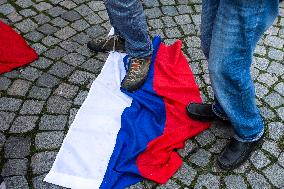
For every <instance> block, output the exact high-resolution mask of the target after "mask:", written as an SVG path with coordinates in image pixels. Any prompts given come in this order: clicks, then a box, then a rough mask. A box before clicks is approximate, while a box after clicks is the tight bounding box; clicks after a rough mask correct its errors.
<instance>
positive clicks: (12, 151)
mask: <svg viewBox="0 0 284 189" xmlns="http://www.w3.org/2000/svg"><path fill="white" fill-rule="evenodd" d="M30 146H31V139H30V138H27V137H26V138H25V137H9V138H8V139H7V141H6V143H5V146H4V154H5V158H25V157H27V156H28V155H29V154H30Z"/></svg>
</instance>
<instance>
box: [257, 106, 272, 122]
mask: <svg viewBox="0 0 284 189" xmlns="http://www.w3.org/2000/svg"><path fill="white" fill-rule="evenodd" d="M260 112H261V115H262V116H264V117H265V118H266V119H273V118H275V114H274V113H273V112H272V111H271V110H270V109H268V108H267V107H260Z"/></svg>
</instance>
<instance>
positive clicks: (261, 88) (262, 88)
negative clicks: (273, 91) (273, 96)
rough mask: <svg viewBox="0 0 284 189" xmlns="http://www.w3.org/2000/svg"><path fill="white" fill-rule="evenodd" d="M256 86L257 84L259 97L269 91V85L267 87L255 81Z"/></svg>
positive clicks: (256, 88)
mask: <svg viewBox="0 0 284 189" xmlns="http://www.w3.org/2000/svg"><path fill="white" fill-rule="evenodd" d="M254 86H255V92H256V96H257V97H259V98H263V97H264V96H265V95H266V94H267V93H268V92H269V90H268V89H267V87H265V86H264V85H262V84H259V83H254Z"/></svg>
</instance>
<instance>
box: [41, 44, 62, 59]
mask: <svg viewBox="0 0 284 189" xmlns="http://www.w3.org/2000/svg"><path fill="white" fill-rule="evenodd" d="M44 54H45V56H47V57H48V58H51V59H53V60H58V59H60V58H62V57H63V56H65V55H66V54H67V51H65V50H64V49H62V48H60V47H58V46H56V47H55V48H53V49H50V50H49V51H47V52H45V53H44Z"/></svg>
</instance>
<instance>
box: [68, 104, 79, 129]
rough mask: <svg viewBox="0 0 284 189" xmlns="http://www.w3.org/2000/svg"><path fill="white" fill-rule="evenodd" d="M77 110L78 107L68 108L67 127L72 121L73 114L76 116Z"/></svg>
mask: <svg viewBox="0 0 284 189" xmlns="http://www.w3.org/2000/svg"><path fill="white" fill-rule="evenodd" d="M78 110H79V109H77V108H72V109H71V110H70V113H69V119H68V127H70V126H71V124H72V122H73V121H74V119H75V116H76V114H77V112H78Z"/></svg>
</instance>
